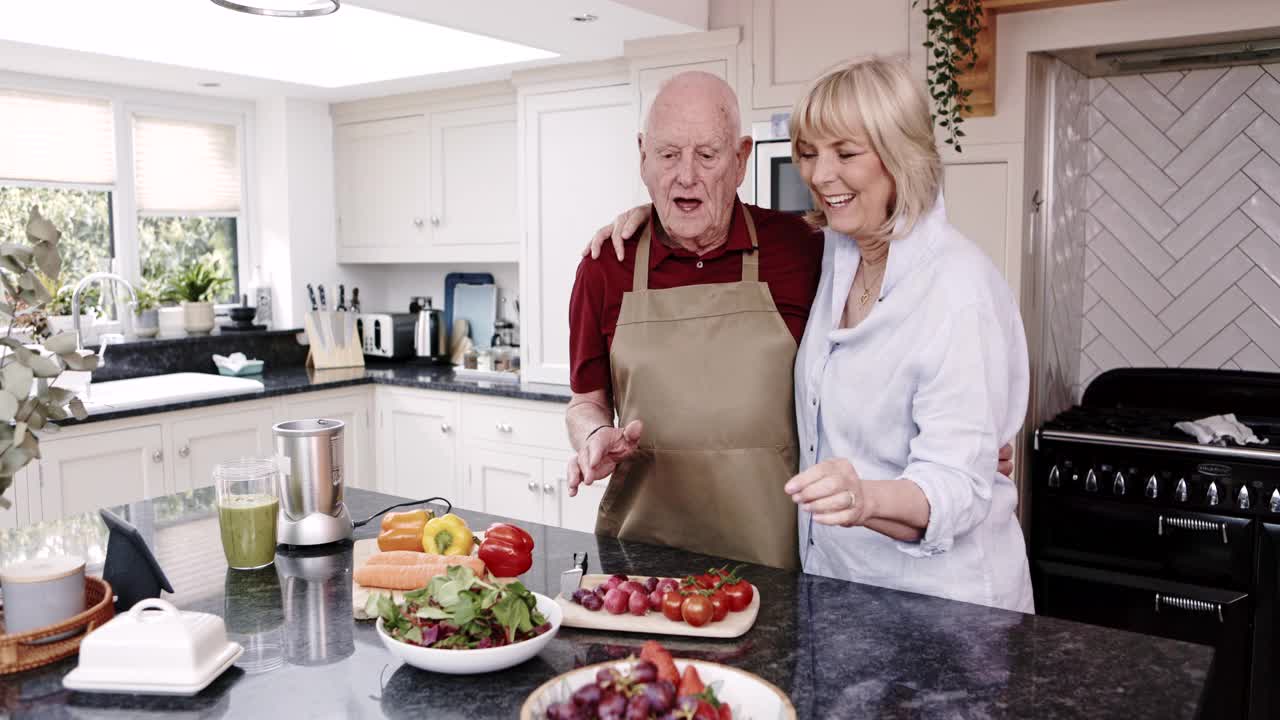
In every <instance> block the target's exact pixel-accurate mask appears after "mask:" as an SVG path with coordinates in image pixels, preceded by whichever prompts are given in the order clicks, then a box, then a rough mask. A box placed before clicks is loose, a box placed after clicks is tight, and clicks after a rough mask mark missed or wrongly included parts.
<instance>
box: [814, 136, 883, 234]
mask: <svg viewBox="0 0 1280 720" xmlns="http://www.w3.org/2000/svg"><path fill="white" fill-rule="evenodd" d="M852 135H853V136H852V137H848V138H843V137H811V138H807V137H803V136H802V137H799V138H797V139H796V150H797V153H796V154H797V156H798V157H799V162H800V167H799V170H800V177H801V178H803V179H804V181H805V184H806V185H808V186H809V191H810V192H812V193H813V198H814V203H815V205H816V206H817V207H818V208H819V209H821V210H822V212H823V213H824V214H825V215H826V217H827V225H828V226H829V227H830V228H831V229H832V230H836V231H837V232H840V233H843V234H845V235H848V236H849V237H853V238H857V237H869V236H871V235H874V234H875V233H876V232H877V231H878V230H879V229H880V228H881V226H883V225H884V223H885V221H886V220H887V219H888V217H889V214H890V206H891V205H892V203H893V199H894V184H893V177H892V176H891V175H889V172H888V170H886V169H885V167H884V163H882V162H881V161H880V156H879V155H877V154H876V151H875V150H874V149H873V148H872V147H871V143H870V142H869V141H868V140H867V139H866V132H865V131H863V130H862V129H861V128H855V129H854V132H853V133H852Z"/></svg>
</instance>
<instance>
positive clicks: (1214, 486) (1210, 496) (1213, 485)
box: [1204, 480, 1218, 505]
mask: <svg viewBox="0 0 1280 720" xmlns="http://www.w3.org/2000/svg"><path fill="white" fill-rule="evenodd" d="M1204 501H1205V502H1207V503H1209V504H1210V505H1217V504H1218V483H1217V481H1216V480H1210V481H1209V489H1208V490H1206V491H1205V493H1204Z"/></svg>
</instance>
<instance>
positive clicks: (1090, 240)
mask: <svg viewBox="0 0 1280 720" xmlns="http://www.w3.org/2000/svg"><path fill="white" fill-rule="evenodd" d="M1089 96H1090V109H1089V145H1088V168H1089V170H1088V175H1089V177H1088V180H1087V181H1086V191H1085V192H1086V197H1085V202H1086V203H1087V205H1088V208H1089V212H1088V215H1087V217H1086V220H1085V238H1086V240H1085V247H1086V250H1085V258H1084V271H1085V288H1084V323H1083V326H1082V328H1081V331H1080V348H1081V352H1080V368H1079V380H1078V385H1077V386H1076V396H1077V398H1078V397H1079V394H1080V392H1081V391H1082V390H1083V388H1084V387H1085V386H1086V385H1088V383H1089V381H1090V380H1092V379H1093V378H1094V377H1095V376H1096V375H1097V374H1098V373H1100V372H1102V371H1104V370H1109V369H1111V368H1114V367H1131V366H1169V367H1205V368H1230V369H1243V370H1262V371H1269V372H1277V371H1280V64H1276V65H1261V66H1260V65H1245V66H1237V67H1232V68H1215V69H1208V70H1193V71H1190V72H1164V73H1152V74H1147V75H1130V76H1124V77H1111V78H1094V79H1093V80H1090V81H1089Z"/></svg>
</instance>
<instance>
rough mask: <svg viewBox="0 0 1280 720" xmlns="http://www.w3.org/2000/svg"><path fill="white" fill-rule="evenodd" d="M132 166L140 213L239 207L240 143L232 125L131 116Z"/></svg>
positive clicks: (234, 209)
mask: <svg viewBox="0 0 1280 720" xmlns="http://www.w3.org/2000/svg"><path fill="white" fill-rule="evenodd" d="M133 165H134V182H135V185H136V187H137V206H138V212H139V213H141V214H152V215H198V214H204V213H208V214H223V213H237V212H239V211H240V148H239V143H238V140H237V138H236V128H235V126H234V125H221V124H217V123H207V122H190V121H187V120H174V119H169V118H156V117H145V116H141V115H135V116H134V118H133Z"/></svg>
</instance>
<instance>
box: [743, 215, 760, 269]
mask: <svg viewBox="0 0 1280 720" xmlns="http://www.w3.org/2000/svg"><path fill="white" fill-rule="evenodd" d="M742 216H743V217H744V218H746V220H747V234H748V235H750V236H751V252H749V253H744V254H743V255H742V281H743V282H759V280H760V241H759V240H757V239H756V223H755V221H754V220H752V219H751V211H750V210H748V209H747V206H746V205H745V204H744V205H743V206H742Z"/></svg>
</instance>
